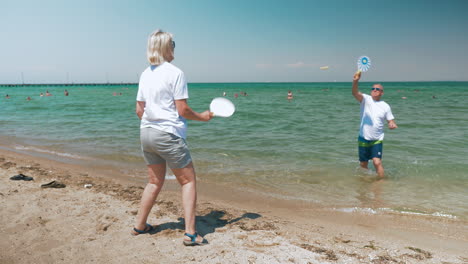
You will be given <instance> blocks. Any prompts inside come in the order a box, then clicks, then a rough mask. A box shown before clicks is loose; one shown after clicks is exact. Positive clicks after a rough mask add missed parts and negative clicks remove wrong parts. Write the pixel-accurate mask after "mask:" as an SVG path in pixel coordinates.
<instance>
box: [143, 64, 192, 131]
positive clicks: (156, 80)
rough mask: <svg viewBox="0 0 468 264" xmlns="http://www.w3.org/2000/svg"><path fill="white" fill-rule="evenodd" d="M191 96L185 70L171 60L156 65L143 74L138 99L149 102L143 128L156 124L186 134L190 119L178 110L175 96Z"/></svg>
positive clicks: (184, 97) (162, 128)
mask: <svg viewBox="0 0 468 264" xmlns="http://www.w3.org/2000/svg"><path fill="white" fill-rule="evenodd" d="M187 98H188V88H187V81H186V80H185V75H184V73H183V72H182V71H181V70H180V69H179V68H177V67H176V66H174V65H172V64H170V63H169V62H164V63H162V64H160V65H156V66H154V65H152V66H149V67H148V68H146V70H145V71H143V73H142V74H141V76H140V82H139V84H138V94H137V98H136V100H137V101H140V102H145V111H144V114H143V117H142V119H141V123H140V128H145V127H152V128H155V129H158V130H161V131H164V132H167V133H171V134H174V135H176V136H178V137H181V138H184V139H185V138H186V131H187V121H186V120H185V118H183V117H182V116H180V115H179V113H178V112H177V109H176V106H175V102H174V100H181V99H187Z"/></svg>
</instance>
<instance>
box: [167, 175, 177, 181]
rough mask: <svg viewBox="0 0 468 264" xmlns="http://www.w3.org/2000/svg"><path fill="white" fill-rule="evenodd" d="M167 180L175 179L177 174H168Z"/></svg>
mask: <svg viewBox="0 0 468 264" xmlns="http://www.w3.org/2000/svg"><path fill="white" fill-rule="evenodd" d="M165 178H166V180H175V179H176V176H175V175H174V174H166V177H165Z"/></svg>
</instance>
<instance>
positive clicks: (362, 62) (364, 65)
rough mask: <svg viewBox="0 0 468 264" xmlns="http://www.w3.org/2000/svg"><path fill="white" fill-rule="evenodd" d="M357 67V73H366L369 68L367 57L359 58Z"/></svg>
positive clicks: (369, 63) (369, 62)
mask: <svg viewBox="0 0 468 264" xmlns="http://www.w3.org/2000/svg"><path fill="white" fill-rule="evenodd" d="M357 67H358V70H359V71H362V72H366V71H368V70H369V68H370V67H371V60H370V58H369V57H367V56H361V57H359V59H358V61H357Z"/></svg>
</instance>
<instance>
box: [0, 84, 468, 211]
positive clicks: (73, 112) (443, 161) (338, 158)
mask: <svg viewBox="0 0 468 264" xmlns="http://www.w3.org/2000/svg"><path fill="white" fill-rule="evenodd" d="M371 85H372V83H360V87H359V88H360V90H361V91H362V92H363V93H370V88H371ZM383 85H384V87H385V94H384V96H383V97H382V99H383V100H385V101H386V102H387V103H389V105H390V106H391V108H392V111H393V114H394V116H395V120H396V123H397V125H398V129H396V130H389V129H388V128H385V139H384V154H383V164H384V167H385V173H386V178H385V180H383V181H375V178H376V176H375V172H374V169H373V167H372V165H371V166H370V168H371V170H370V171H365V170H361V169H359V162H358V155H357V136H358V130H359V110H360V107H359V103H358V102H357V101H356V100H355V99H354V97H353V96H352V95H351V83H205V84H204V83H191V84H189V96H190V98H189V99H188V102H189V105H190V106H191V107H192V108H193V109H194V110H196V111H199V112H200V111H204V110H207V109H208V106H209V104H210V102H211V100H212V99H213V98H215V97H221V96H222V94H223V93H224V92H226V98H228V99H230V100H231V101H232V102H233V103H234V104H235V105H236V112H235V114H234V115H233V116H232V117H229V118H214V119H212V120H211V121H210V122H207V123H205V122H196V121H188V123H189V128H188V138H187V141H188V143H189V147H190V149H191V153H192V157H193V159H194V164H195V166H196V169H197V175H198V177H199V178H201V179H202V180H203V181H207V182H214V183H219V184H221V185H222V184H229V185H230V186H234V187H238V188H242V189H244V190H250V191H253V192H258V193H263V194H266V195H271V196H275V197H278V198H283V199H289V200H301V201H310V202H313V203H319V204H320V205H323V206H325V207H329V208H333V209H336V210H340V211H345V212H348V211H363V212H370V213H378V212H388V211H391V212H397V213H407V214H422V215H435V216H441V217H454V218H462V219H466V218H467V217H468V158H467V157H468V136H467V133H468V132H467V131H468V83H467V82H408V83H404V82H398V83H392V82H387V83H385V82H384V83H383ZM65 89H67V90H68V91H69V93H70V95H69V96H64V94H63V91H64V90H65ZM46 90H48V91H49V92H51V93H52V94H53V96H49V97H45V96H44V97H40V96H39V94H40V93H44V94H45V91H46ZM289 90H291V91H292V92H293V95H294V98H293V99H292V100H287V93H288V91H289ZM0 91H1V95H2V98H1V99H0V106H1V109H2V111H1V113H0V141H1V142H0V143H1V144H2V145H4V146H7V147H9V148H11V149H14V150H16V151H23V152H28V153H29V154H33V155H46V156H48V157H50V158H54V157H56V158H63V159H68V160H71V161H76V162H83V163H86V162H94V163H99V164H103V165H107V166H113V167H116V168H119V169H121V170H122V171H123V172H124V173H128V174H129V176H130V174H132V175H133V174H137V177H142V178H144V177H146V175H145V173H144V170H143V168H144V163H143V159H142V157H141V151H140V145H139V120H138V118H137V117H136V114H135V98H136V92H137V85H117V86H115V85H114V86H110V85H98V86H79V85H78V86H77V85H75V86H50V87H44V86H23V87H1V88H0ZM244 93H246V95H244ZM6 94H9V95H10V97H11V98H10V99H6V98H4V96H5V95H6ZM235 94H237V96H235ZM28 96H30V97H31V98H32V100H31V101H27V100H26V98H27V97H28Z"/></svg>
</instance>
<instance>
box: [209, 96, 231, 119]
mask: <svg viewBox="0 0 468 264" xmlns="http://www.w3.org/2000/svg"><path fill="white" fill-rule="evenodd" d="M210 111H211V112H212V113H213V114H214V116H220V117H230V116H232V114H234V112H235V111H236V107H235V106H234V104H233V103H232V102H231V101H229V100H228V99H226V98H223V97H217V98H215V99H213V101H211V104H210Z"/></svg>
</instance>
